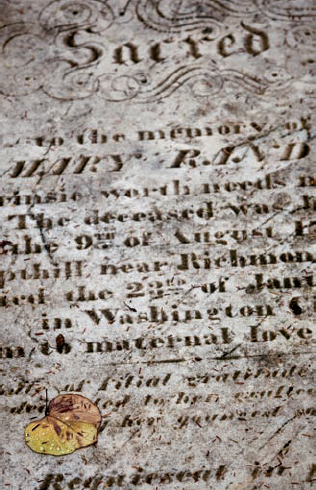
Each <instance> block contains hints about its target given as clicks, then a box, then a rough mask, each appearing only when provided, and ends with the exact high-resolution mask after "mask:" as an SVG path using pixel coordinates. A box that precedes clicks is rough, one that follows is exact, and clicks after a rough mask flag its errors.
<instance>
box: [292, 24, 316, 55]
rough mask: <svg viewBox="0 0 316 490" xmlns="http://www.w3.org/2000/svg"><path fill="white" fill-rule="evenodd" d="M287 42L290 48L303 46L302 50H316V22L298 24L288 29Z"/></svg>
mask: <svg viewBox="0 0 316 490" xmlns="http://www.w3.org/2000/svg"><path fill="white" fill-rule="evenodd" d="M287 43H288V45H289V46H290V47H292V48H297V47H298V48H300V47H301V48H304V50H311V51H313V52H315V51H316V23H315V24H309V25H299V26H296V27H293V28H292V29H290V30H289V31H288V33H287Z"/></svg>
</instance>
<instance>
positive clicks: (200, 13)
mask: <svg viewBox="0 0 316 490" xmlns="http://www.w3.org/2000/svg"><path fill="white" fill-rule="evenodd" d="M251 12H252V13H253V12H255V6H254V5H253V4H252V3H251V2H250V1H249V0H206V1H201V0H191V1H188V0H187V1H182V2H179V0H171V1H170V0H138V3H137V5H136V13H137V17H138V19H139V20H140V21H141V22H142V23H143V24H144V25H145V26H147V27H150V28H151V29H156V30H158V31H162V32H168V33H174V32H179V31H182V30H183V31H193V30H195V29H201V28H203V27H204V28H207V30H208V33H209V34H212V33H214V32H218V30H219V26H218V24H217V23H216V22H215V21H221V20H223V18H224V17H226V16H227V15H233V16H237V17H243V16H245V15H247V14H249V13H251Z"/></svg>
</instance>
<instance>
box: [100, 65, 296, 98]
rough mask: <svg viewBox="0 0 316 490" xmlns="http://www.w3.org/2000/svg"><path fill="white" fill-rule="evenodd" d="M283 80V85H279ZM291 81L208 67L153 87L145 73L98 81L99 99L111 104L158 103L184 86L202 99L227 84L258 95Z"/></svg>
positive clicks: (186, 69)
mask: <svg viewBox="0 0 316 490" xmlns="http://www.w3.org/2000/svg"><path fill="white" fill-rule="evenodd" d="M280 79H281V81H280ZM290 80H291V77H290V76H287V75H286V74H283V73H282V74H281V76H280V71H276V70H274V73H271V74H270V73H269V74H268V77H262V78H258V77H253V76H251V75H247V74H244V73H241V72H239V71H237V70H229V69H227V70H212V69H211V68H207V67H205V66H197V65H187V66H182V67H180V68H178V69H177V70H174V71H173V72H172V73H170V74H169V75H168V76H167V77H165V78H164V79H163V80H161V81H160V82H159V83H158V84H155V85H154V84H152V83H151V79H150V77H149V76H148V75H146V74H145V73H137V74H136V75H122V76H116V77H111V76H109V75H106V76H101V77H99V88H98V95H99V96H100V97H102V98H104V99H106V100H108V101H112V102H120V101H123V100H127V99H135V101H137V102H156V101H158V100H162V99H165V98H167V97H169V96H170V95H171V94H173V93H174V92H175V91H176V90H178V89H179V88H180V87H182V86H184V85H189V87H190V89H191V91H192V94H193V95H194V96H200V97H213V96H215V95H217V94H218V93H219V92H220V91H221V90H222V89H223V88H224V85H225V84H228V83H230V84H233V85H239V86H241V87H242V88H243V89H244V90H246V91H248V92H252V93H254V94H256V95H263V94H264V93H265V92H266V91H268V90H269V89H270V88H272V87H273V89H281V88H282V89H284V88H285V87H286V86H287V85H288V84H289V82H290Z"/></svg>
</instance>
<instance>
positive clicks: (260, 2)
mask: <svg viewBox="0 0 316 490" xmlns="http://www.w3.org/2000/svg"><path fill="white" fill-rule="evenodd" d="M254 3H255V4H256V5H257V6H258V8H259V10H260V12H261V13H262V14H264V15H265V16H267V17H269V18H270V19H273V20H278V21H286V22H312V21H313V20H315V18H316V4H315V2H312V1H311V2H309V1H307V0H286V1H284V0H254Z"/></svg>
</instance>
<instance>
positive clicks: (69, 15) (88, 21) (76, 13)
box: [39, 0, 114, 32]
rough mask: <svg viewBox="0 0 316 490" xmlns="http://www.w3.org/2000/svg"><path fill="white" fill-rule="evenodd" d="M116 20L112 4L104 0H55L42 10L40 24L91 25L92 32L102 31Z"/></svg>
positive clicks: (52, 26) (60, 26)
mask: <svg viewBox="0 0 316 490" xmlns="http://www.w3.org/2000/svg"><path fill="white" fill-rule="evenodd" d="M113 20H114V14H113V11H112V9H111V8H110V6H109V5H108V4H107V2H106V1H103V0H92V1H91V0H89V1H88V0H61V1H60V0H54V1H53V2H50V3H49V4H48V5H47V7H45V8H44V10H43V11H42V12H41V14H40V17H39V22H40V24H41V25H42V26H43V27H45V29H48V30H50V29H56V28H58V29H65V28H71V27H77V26H78V25H80V26H90V28H91V31H92V32H102V31H104V30H105V29H107V28H108V27H109V26H110V25H111V24H112V22H113Z"/></svg>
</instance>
